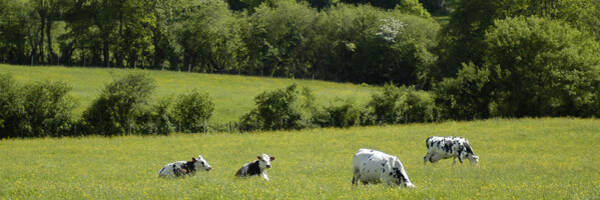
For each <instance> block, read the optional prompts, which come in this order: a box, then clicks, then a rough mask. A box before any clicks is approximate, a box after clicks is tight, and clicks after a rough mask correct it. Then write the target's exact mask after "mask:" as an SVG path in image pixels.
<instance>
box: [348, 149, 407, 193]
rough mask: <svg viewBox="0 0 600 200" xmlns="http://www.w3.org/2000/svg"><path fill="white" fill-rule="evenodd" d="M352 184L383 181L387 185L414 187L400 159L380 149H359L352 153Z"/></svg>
mask: <svg viewBox="0 0 600 200" xmlns="http://www.w3.org/2000/svg"><path fill="white" fill-rule="evenodd" d="M353 164H354V167H353V168H354V177H353V178H352V185H358V181H360V182H362V183H363V184H368V183H379V182H383V183H384V184H385V185H387V186H391V187H393V186H398V188H401V186H404V187H407V188H414V187H415V185H414V184H413V183H412V182H410V179H409V178H408V175H407V174H406V170H404V166H403V165H402V162H400V159H398V158H397V157H396V156H392V155H389V154H386V153H383V152H381V151H377V150H372V149H359V150H358V152H356V154H354V163H353Z"/></svg>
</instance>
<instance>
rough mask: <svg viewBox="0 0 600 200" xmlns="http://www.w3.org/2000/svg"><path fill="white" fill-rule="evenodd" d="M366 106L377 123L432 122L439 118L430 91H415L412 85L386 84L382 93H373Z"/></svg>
mask: <svg viewBox="0 0 600 200" xmlns="http://www.w3.org/2000/svg"><path fill="white" fill-rule="evenodd" d="M367 107H368V108H369V109H370V110H371V111H372V115H373V116H374V117H373V118H374V119H375V122H376V123H378V124H399V123H409V122H433V121H438V120H440V115H439V109H438V108H437V106H436V104H435V101H434V98H433V96H432V94H431V93H429V92H425V91H417V90H415V89H414V87H400V88H398V87H396V86H394V85H392V84H387V85H385V87H384V88H383V91H382V93H380V94H373V97H372V98H371V101H370V102H369V104H368V105H367Z"/></svg>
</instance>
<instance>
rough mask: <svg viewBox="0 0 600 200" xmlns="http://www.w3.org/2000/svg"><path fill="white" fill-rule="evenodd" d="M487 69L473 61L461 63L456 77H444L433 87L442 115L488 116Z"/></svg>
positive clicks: (474, 117) (467, 118)
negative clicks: (461, 65) (461, 66)
mask: <svg viewBox="0 0 600 200" xmlns="http://www.w3.org/2000/svg"><path fill="white" fill-rule="evenodd" d="M489 75H490V73H489V70H487V69H481V68H479V67H477V66H475V65H474V64H473V63H469V64H463V68H462V69H461V70H459V71H458V75H457V77H456V78H444V80H443V81H441V82H439V83H438V84H436V85H435V87H434V88H433V91H434V93H435V94H436V102H437V103H438V106H440V107H441V108H442V109H443V113H444V114H443V116H445V117H448V118H451V119H461V120H469V119H483V118H487V117H489V109H488V105H489V102H490V100H491V99H490V98H491V97H490V95H491V94H490V89H491V88H489V84H488V83H489Z"/></svg>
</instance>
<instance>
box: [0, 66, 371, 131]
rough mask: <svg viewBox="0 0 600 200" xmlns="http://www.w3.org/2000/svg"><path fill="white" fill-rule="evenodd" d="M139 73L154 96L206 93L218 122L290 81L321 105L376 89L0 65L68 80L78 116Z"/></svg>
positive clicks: (364, 97)
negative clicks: (117, 81) (112, 86)
mask: <svg viewBox="0 0 600 200" xmlns="http://www.w3.org/2000/svg"><path fill="white" fill-rule="evenodd" d="M139 72H142V73H147V74H149V75H150V77H152V78H154V79H155V80H156V82H157V86H158V87H157V89H156V90H155V93H154V95H153V97H154V99H157V98H160V97H167V96H172V97H176V96H177V95H179V94H182V93H185V92H188V91H191V90H193V89H198V90H200V91H205V92H208V93H209V94H210V96H211V97H212V98H213V100H214V102H215V112H214V115H213V118H212V121H218V122H228V121H233V120H237V119H238V118H239V117H240V116H241V115H242V114H244V113H246V112H248V111H250V109H251V108H252V107H253V106H254V101H253V98H254V97H255V96H256V95H258V94H260V93H261V92H263V91H267V90H273V89H277V88H282V87H286V86H288V85H290V84H292V83H297V84H298V85H299V86H305V87H309V88H310V89H312V90H313V92H314V94H315V96H316V98H317V100H318V102H319V103H321V104H328V103H330V102H332V101H334V100H335V99H336V98H338V97H339V98H348V97H350V98H353V99H355V100H356V101H357V102H359V103H364V102H366V101H368V99H369V98H370V95H371V93H372V92H373V91H375V90H376V89H377V88H376V87H371V86H363V85H354V84H340V83H333V82H325V81H314V80H294V79H282V78H265V77H248V76H236V75H215V74H200V73H187V72H171V71H153V70H132V69H115V68H109V69H106V68H75V67H29V66H14V65H2V64H0V73H10V74H12V76H13V77H14V78H15V79H16V80H17V81H19V82H23V83H25V82H30V81H42V80H51V81H58V80H60V81H64V82H66V83H68V84H69V85H70V86H72V87H73V91H72V94H73V96H75V97H76V98H77V99H78V100H79V102H80V104H79V106H78V107H77V108H76V109H75V111H74V112H75V113H74V114H75V115H77V116H79V115H80V114H81V113H82V112H83V111H84V110H85V108H87V106H89V105H90V103H91V102H92V100H93V99H94V98H96V97H97V96H98V94H99V92H100V90H101V89H102V88H104V85H105V84H106V83H109V82H111V81H112V80H113V79H114V78H116V77H121V76H123V75H124V74H127V73H139Z"/></svg>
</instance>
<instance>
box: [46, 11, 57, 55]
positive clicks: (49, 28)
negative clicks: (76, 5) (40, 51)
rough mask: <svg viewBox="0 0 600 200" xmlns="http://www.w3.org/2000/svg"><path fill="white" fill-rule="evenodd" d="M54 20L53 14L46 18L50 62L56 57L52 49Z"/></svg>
mask: <svg viewBox="0 0 600 200" xmlns="http://www.w3.org/2000/svg"><path fill="white" fill-rule="evenodd" d="M52 22H53V19H52V16H49V17H48V18H47V19H46V37H47V38H48V62H49V63H50V64H52V63H53V60H54V58H55V57H56V55H55V54H54V51H52Z"/></svg>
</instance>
